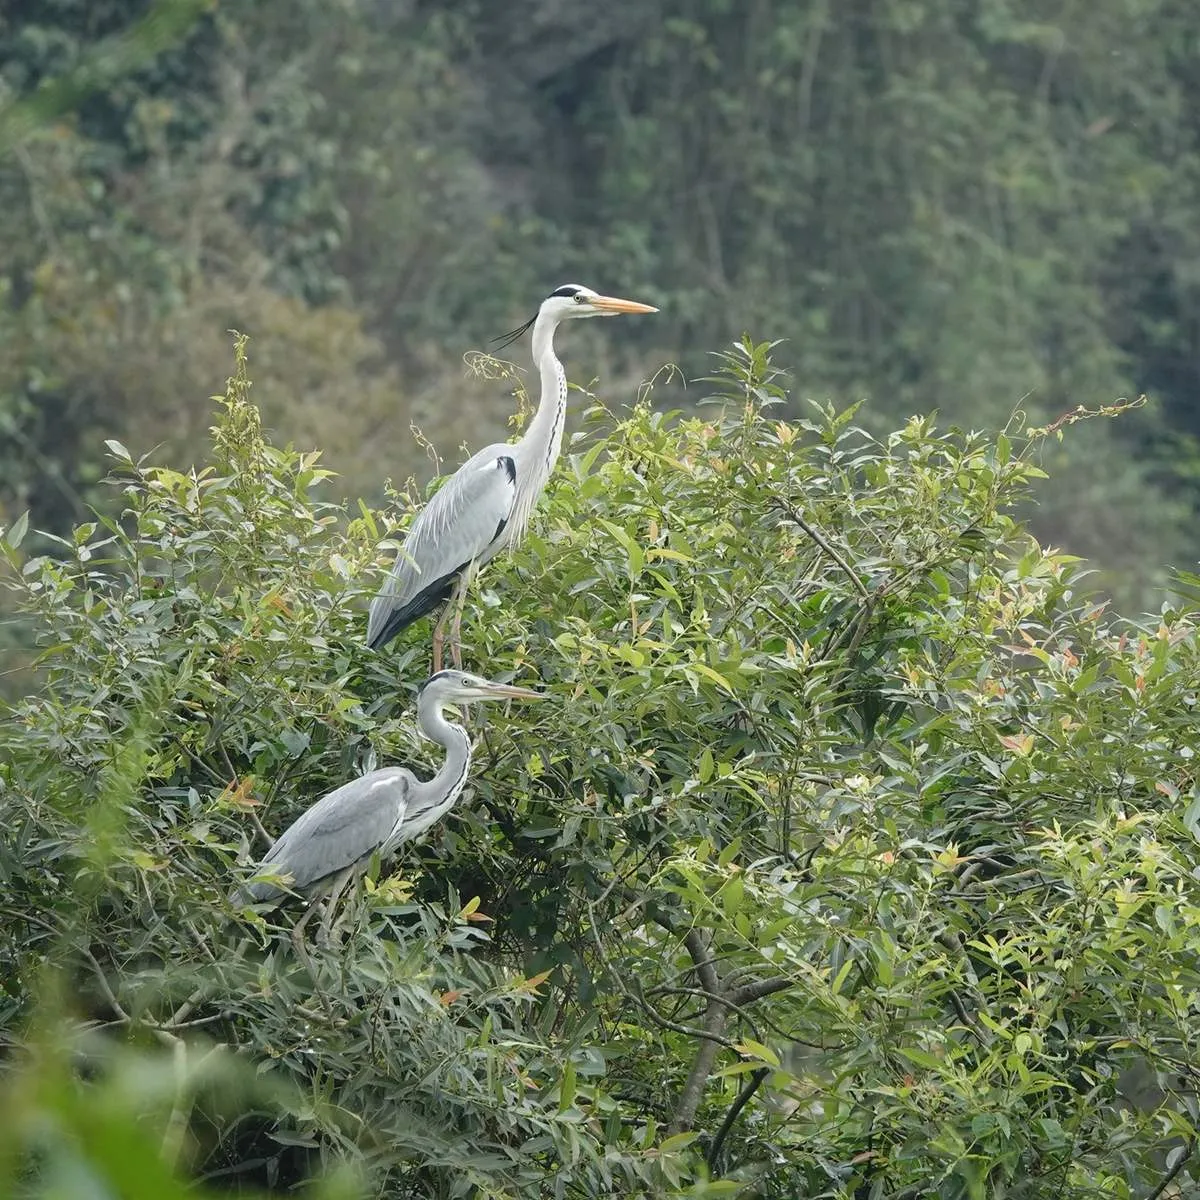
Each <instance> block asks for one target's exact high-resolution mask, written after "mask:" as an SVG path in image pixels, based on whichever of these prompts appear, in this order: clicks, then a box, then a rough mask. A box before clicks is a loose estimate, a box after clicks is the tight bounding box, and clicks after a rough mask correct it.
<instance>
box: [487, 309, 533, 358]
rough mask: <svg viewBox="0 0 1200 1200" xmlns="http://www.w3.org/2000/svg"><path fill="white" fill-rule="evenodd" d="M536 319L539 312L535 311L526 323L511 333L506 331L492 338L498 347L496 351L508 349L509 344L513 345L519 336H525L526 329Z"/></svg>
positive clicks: (493, 343) (494, 344)
mask: <svg viewBox="0 0 1200 1200" xmlns="http://www.w3.org/2000/svg"><path fill="white" fill-rule="evenodd" d="M536 320H537V313H534V314H533V316H532V317H530V318H529V320H528V321H526V322H525V324H524V325H521V326H519V327H518V328H517V329H514V330H512V332H511V333H504V334H501V335H500V336H499V337H498V338H492V345H493V346H495V347H496V353H499V352H500V351H501V350H504V349H507V348H508V347H509V346H511V345H512V344H513V342H515V341H517V339H518V338H521V337H523V336H524V334H525V331H526V330H527V329H528V328H529V327H530V326H531V325H532V324H533V323H534V321H536Z"/></svg>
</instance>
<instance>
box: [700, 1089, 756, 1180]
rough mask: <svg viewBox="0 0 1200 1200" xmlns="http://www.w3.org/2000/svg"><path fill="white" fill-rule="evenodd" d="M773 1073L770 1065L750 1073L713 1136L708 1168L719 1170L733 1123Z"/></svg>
mask: <svg viewBox="0 0 1200 1200" xmlns="http://www.w3.org/2000/svg"><path fill="white" fill-rule="evenodd" d="M770 1073H771V1068H770V1067H759V1068H758V1070H756V1071H752V1072H751V1073H750V1078H749V1079H747V1080H746V1082H745V1083H744V1084H743V1085H742V1090H741V1091H740V1092H738V1094H737V1098H736V1099H735V1100H734V1102H733V1103H732V1104H731V1105H730V1106H729V1111H728V1112H727V1113H726V1114H725V1120H724V1121H722V1122H721V1128H720V1129H718V1130H717V1136H716V1137H715V1138H713V1143H712V1145H711V1146H710V1147H709V1149H708V1155H707V1158H706V1161H707V1163H708V1169H709V1170H710V1171H712V1172H713V1173H714V1174H715V1173H716V1170H717V1164H718V1163H719V1162H720V1161H721V1151H722V1150H723V1149H724V1148H725V1139H726V1138H727V1137H728V1136H729V1131H730V1130H731V1129H732V1128H733V1123H734V1122H735V1121H736V1120H737V1119H738V1114H739V1113H740V1112H741V1111H742V1109H743V1108H745V1107H746V1105H747V1104H749V1103H750V1098H751V1097H752V1096H753V1095H754V1093H755V1092H757V1091H758V1089H759V1088H760V1087H761V1086H762V1081H763V1080H764V1079H766V1077H767V1076H768V1075H769V1074H770Z"/></svg>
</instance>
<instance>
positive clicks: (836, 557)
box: [775, 498, 871, 604]
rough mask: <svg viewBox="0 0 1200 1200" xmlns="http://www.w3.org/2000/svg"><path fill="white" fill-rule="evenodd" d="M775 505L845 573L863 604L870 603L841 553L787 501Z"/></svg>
mask: <svg viewBox="0 0 1200 1200" xmlns="http://www.w3.org/2000/svg"><path fill="white" fill-rule="evenodd" d="M775 503H776V504H777V505H778V506H779V507H780V508H781V509H783V511H784V512H785V513H786V514H787V517H788V520H790V521H793V522H795V524H797V525H799V526H800V528H801V529H803V530H804V532H805V533H807V534H808V536H809V537H810V538H812V540H813V541H814V542H816V543H817V545H818V546H820V547H821V549H822V550H824V551H825V553H826V554H828V555H829V557H830V558H832V559H833V561H834V562H835V563H837V565H838V566H839V567H841V568H842V570H843V571H845V572H846V578H847V579H849V580H850V582H851V583H852V584H853V585H854V589H855V591H857V592H858V594H859V596H860V597H861V598H862V600H863V601H864V602H865V603H867V604H869V603H870V602H871V593H870V592H868V591H867V588H866V585H865V584H864V583H863V581H862V580H861V579H859V577H858V576H857V575H856V574H855V573H854V571H853V570H852V569H851V567H850V564H849V563H848V562H847V561H846V560H845V558H843V557H842V555H841V553H840V552H839V551H837V550H835V549H834V547H833V546H831V545H830V544H829V542H827V541H826V540H825V538H824V537H823V536H822V535H821V534H819V533H818V532H817V531H816V530H815V529H814V528H813V527H812V526H811V525H810V524H809V523H808V522H807V521H806V520H805V519H804V518H803V517H802V516H801V515H800V513H799V511H798V510H797V509H796V507H795V506H794V505H792V504H790V503H789V502H788V501H787V500H782V499H778V498H777V499H776V501H775Z"/></svg>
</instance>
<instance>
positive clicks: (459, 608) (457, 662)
mask: <svg viewBox="0 0 1200 1200" xmlns="http://www.w3.org/2000/svg"><path fill="white" fill-rule="evenodd" d="M473 574H474V572H473V571H471V570H470V569H468V570H466V571H464V572H463V573H462V574H461V575H460V576H459V577H458V582H457V583H456V584H455V585H454V595H453V596H451V598H450V603H451V604H452V605H454V624H453V625H452V626H451V627H450V654H451V656H452V657H453V659H454V666H455V668H456V669H457V670H459V671H461V670H462V618H463V609H464V608H465V607H466V605H467V588H468V587H470V585H471V576H472V575H473Z"/></svg>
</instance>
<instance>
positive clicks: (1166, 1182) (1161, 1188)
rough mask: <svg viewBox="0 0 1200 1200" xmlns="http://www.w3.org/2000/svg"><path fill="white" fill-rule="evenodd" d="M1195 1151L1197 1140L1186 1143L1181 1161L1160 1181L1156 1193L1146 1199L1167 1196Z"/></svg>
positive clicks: (1180, 1157) (1153, 1199)
mask: <svg viewBox="0 0 1200 1200" xmlns="http://www.w3.org/2000/svg"><path fill="white" fill-rule="evenodd" d="M1195 1151H1196V1140H1195V1138H1193V1139H1192V1140H1191V1141H1189V1142H1185V1143H1184V1147H1183V1153H1182V1154H1181V1155H1180V1156H1179V1161H1178V1162H1177V1163H1176V1164H1175V1165H1174V1166H1173V1167H1172V1168H1171V1169H1170V1170H1169V1171H1168V1172H1167V1173H1166V1174H1165V1175H1164V1176H1163V1177H1162V1179H1161V1180H1159V1183H1158V1187H1156V1188H1155V1189H1154V1191H1152V1192H1151V1193H1150V1194H1149V1195H1148V1196H1147V1197H1146V1200H1159V1198H1160V1197H1161V1196H1163V1195H1164V1194H1165V1192H1166V1190H1167V1188H1169V1187H1170V1186H1171V1184H1172V1183H1174V1182H1175V1178H1176V1176H1177V1175H1178V1174H1179V1172H1180V1171H1182V1170H1183V1168H1184V1167H1185V1166H1187V1164H1188V1160H1189V1159H1190V1158H1191V1157H1192V1155H1193V1154H1194V1153H1195Z"/></svg>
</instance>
